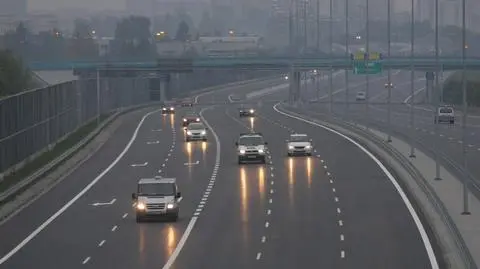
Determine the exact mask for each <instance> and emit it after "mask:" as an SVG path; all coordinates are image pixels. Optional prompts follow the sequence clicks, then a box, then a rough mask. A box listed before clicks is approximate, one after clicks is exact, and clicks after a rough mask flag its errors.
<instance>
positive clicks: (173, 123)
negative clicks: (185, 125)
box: [170, 114, 175, 129]
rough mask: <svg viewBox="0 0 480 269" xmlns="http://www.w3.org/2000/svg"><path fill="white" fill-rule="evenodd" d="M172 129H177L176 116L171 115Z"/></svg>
mask: <svg viewBox="0 0 480 269" xmlns="http://www.w3.org/2000/svg"><path fill="white" fill-rule="evenodd" d="M170 128H172V129H175V114H170Z"/></svg>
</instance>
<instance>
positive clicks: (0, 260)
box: [0, 109, 160, 265]
mask: <svg viewBox="0 0 480 269" xmlns="http://www.w3.org/2000/svg"><path fill="white" fill-rule="evenodd" d="M159 111H160V110H159V109H158V110H154V111H151V112H149V113H147V114H145V115H144V116H143V117H142V119H141V120H140V122H139V123H138V124H137V127H136V128H135V131H134V132H133V135H132V136H131V138H130V140H129V141H128V143H127V145H126V146H125V148H124V149H123V150H122V152H121V153H120V154H119V155H118V156H117V157H116V158H115V160H114V161H113V162H112V163H110V165H109V166H108V167H107V168H105V169H104V170H103V171H102V172H101V173H100V174H99V175H98V176H97V177H95V178H94V179H93V180H92V181H91V182H90V183H89V184H88V185H87V186H86V187H85V188H83V189H82V190H81V191H80V192H79V193H77V194H76V195H75V196H74V197H73V198H72V199H71V200H70V201H68V202H67V203H66V204H64V205H63V206H62V207H61V208H60V209H59V210H58V211H56V212H55V213H54V214H53V215H52V216H50V217H49V218H48V219H47V220H46V221H44V222H43V223H42V224H41V225H40V226H38V227H37V228H36V229H35V230H34V231H32V232H31V233H30V234H29V235H28V236H27V237H26V238H25V239H23V240H22V241H21V242H20V243H19V244H18V245H16V246H15V247H14V248H13V249H12V250H10V251H9V252H8V253H7V254H6V255H4V256H3V257H2V258H0V265H1V264H3V263H5V262H6V261H7V260H8V259H10V258H11V257H12V256H13V255H15V253H17V252H18V251H20V250H21V249H22V248H23V247H24V246H25V245H26V244H28V243H29V242H30V241H31V240H33V239H34V238H35V237H36V236H37V235H38V234H39V233H40V232H42V231H43V230H44V229H46V228H47V227H48V226H49V225H50V224H51V223H52V222H53V221H54V220H55V219H57V218H58V217H59V216H60V215H62V214H63V213H64V212H65V211H66V210H67V209H68V208H70V206H72V205H73V204H74V203H75V202H76V201H77V200H78V199H80V198H81V197H82V196H83V195H84V194H85V193H87V192H88V191H89V190H90V189H91V188H92V187H93V186H94V185H95V184H96V183H97V182H98V181H99V180H100V179H102V178H103V177H104V176H105V175H106V174H107V173H108V172H109V171H110V170H112V169H113V168H114V167H115V165H117V163H118V162H119V161H120V160H121V159H122V158H123V156H125V154H126V153H127V152H128V151H129V150H130V148H131V147H132V145H133V143H134V142H135V140H136V139H137V136H138V133H139V132H140V128H141V127H142V125H143V123H144V122H145V120H146V119H147V117H149V116H150V115H152V114H154V113H157V112H159Z"/></svg>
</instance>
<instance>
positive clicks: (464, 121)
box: [462, 0, 470, 215]
mask: <svg viewBox="0 0 480 269" xmlns="http://www.w3.org/2000/svg"><path fill="white" fill-rule="evenodd" d="M465 13H466V6H465V0H462V67H463V69H462V92H463V100H462V101H463V115H462V141H463V143H462V155H463V170H464V175H463V212H462V215H470V210H469V204H468V178H467V169H468V166H467V163H468V159H467V157H468V156H467V141H466V138H467V116H468V103H467V78H466V74H465V73H466V68H465V58H466V56H467V40H466V39H467V35H466V18H465Z"/></svg>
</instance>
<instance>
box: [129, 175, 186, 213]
mask: <svg viewBox="0 0 480 269" xmlns="http://www.w3.org/2000/svg"><path fill="white" fill-rule="evenodd" d="M181 197H182V195H181V194H180V192H179V191H178V186H177V183H176V179H175V178H143V179H140V180H139V181H138V184H137V191H136V192H134V193H132V199H133V200H134V202H135V213H136V219H137V222H141V221H142V220H144V219H146V218H152V217H168V218H170V219H172V220H173V221H177V219H178V213H179V204H178V203H179V202H180V200H181V199H182V198H181Z"/></svg>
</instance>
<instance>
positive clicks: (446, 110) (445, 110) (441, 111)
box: [440, 107, 453, 114]
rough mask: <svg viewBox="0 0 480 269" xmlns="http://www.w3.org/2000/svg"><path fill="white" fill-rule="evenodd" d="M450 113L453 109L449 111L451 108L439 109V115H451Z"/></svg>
mask: <svg viewBox="0 0 480 269" xmlns="http://www.w3.org/2000/svg"><path fill="white" fill-rule="evenodd" d="M452 112H453V109H451V108H446V107H444V108H440V113H443V114H450V113H452Z"/></svg>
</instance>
